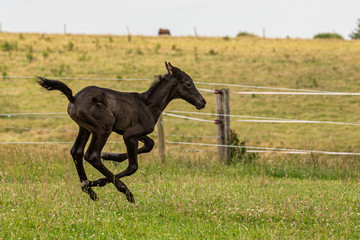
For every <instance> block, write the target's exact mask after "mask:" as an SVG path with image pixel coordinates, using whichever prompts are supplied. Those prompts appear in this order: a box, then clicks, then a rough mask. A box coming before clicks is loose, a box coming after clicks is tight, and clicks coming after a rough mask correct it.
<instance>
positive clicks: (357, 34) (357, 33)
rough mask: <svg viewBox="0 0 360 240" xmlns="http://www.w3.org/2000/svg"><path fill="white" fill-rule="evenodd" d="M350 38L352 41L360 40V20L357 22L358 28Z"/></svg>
mask: <svg viewBox="0 0 360 240" xmlns="http://www.w3.org/2000/svg"><path fill="white" fill-rule="evenodd" d="M349 36H350V37H351V39H360V18H359V19H358V20H357V28H355V30H354V31H353V32H352V33H351V34H350V35H349Z"/></svg>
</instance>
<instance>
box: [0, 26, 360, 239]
mask: <svg viewBox="0 0 360 240" xmlns="http://www.w3.org/2000/svg"><path fill="white" fill-rule="evenodd" d="M164 61H170V62H171V63H172V64H173V65H175V66H178V67H180V68H181V69H183V70H184V71H186V72H187V73H188V74H189V75H190V76H192V78H193V80H195V81H203V82H222V83H234V84H244V85H259V86H271V87H285V88H301V89H316V90H325V91H344V92H360V85H359V82H360V41H341V40H298V39H294V40H292V39H266V40H264V39H258V38H237V39H234V38H192V37H181V38H180V37H179V38H178V37H171V38H168V37H160V38H157V37H141V36H133V37H131V41H129V39H128V37H123V36H104V35H102V36H86V35H65V36H64V35H44V34H9V33H0V74H1V75H2V76H36V75H40V76H49V77H51V76H53V77H95V78H96V77H98V78H118V79H122V78H146V79H151V78H153V76H154V75H156V74H164V73H165V72H166V70H165V67H164ZM64 82H66V84H68V86H69V87H70V88H72V89H73V91H74V92H76V91H78V90H80V89H81V88H83V87H85V86H88V85H98V86H103V87H109V88H113V89H117V90H120V91H136V92H141V91H145V90H146V89H147V87H148V86H149V85H150V83H151V81H121V80H118V81H90V80H64ZM197 87H201V88H208V89H212V87H210V86H207V85H200V84H199V85H197ZM242 90H243V89H241V88H231V91H242ZM204 97H205V98H206V100H207V102H208V104H207V106H206V108H205V109H204V110H202V111H203V112H211V113H214V112H215V111H216V104H215V102H216V99H215V96H214V95H212V94H208V93H204ZM358 98H359V97H358V96H345V97H344V96H311V97H309V96H277V95H275V96H274V95H269V96H267V95H234V94H232V95H231V113H232V114H239V115H250V116H262V117H277V118H290V119H304V120H325V121H342V122H360V116H358V115H357V114H356V113H357V112H358V111H359V110H360V101H359V99H358ZM66 107H67V99H66V98H65V97H64V96H62V95H60V94H59V93H54V92H51V93H50V92H45V91H42V90H40V87H39V86H38V85H37V84H36V81H35V80H34V79H12V78H2V79H0V113H20V112H21V113H26V112H27V113H31V112H65V111H66ZM167 109H169V110H184V111H195V109H194V107H193V106H190V105H189V104H187V103H185V102H184V101H180V100H176V101H174V102H172V103H170V105H169V106H168V108H167ZM207 119H212V118H211V117H207ZM231 127H232V128H234V129H235V130H236V132H237V134H238V136H239V138H240V140H241V141H243V140H245V141H246V145H249V146H262V147H283V148H295V149H314V150H326V151H350V152H360V142H359V141H358V136H359V134H360V131H359V127H358V126H341V125H315V124H313V125H312V124H278V123H240V122H232V123H231ZM24 128H27V129H24ZM44 129H51V130H53V131H49V130H44ZM61 129H65V130H76V129H77V126H76V124H75V123H74V122H73V121H71V119H69V118H68V117H67V116H66V115H56V116H42V117H39V116H33V117H15V118H8V117H0V142H26V141H65V142H67V141H70V142H71V141H73V140H74V138H75V136H76V132H73V131H57V130H61ZM165 132H166V134H170V135H174V134H176V135H180V136H182V137H179V136H168V137H167V140H173V141H178V140H180V141H193V142H202V143H215V140H214V139H213V138H206V137H203V138H191V137H187V136H188V135H193V136H215V135H216V128H215V126H214V125H212V124H210V123H202V122H192V121H182V120H177V119H174V118H171V117H166V118H165ZM154 137H155V139H156V136H154ZM110 140H122V138H121V136H117V135H115V134H113V135H112V136H111V137H110ZM70 148H71V144H66V143H65V144H53V145H0V194H1V197H0V239H34V238H35V239H54V238H57V239H71V238H73V239H125V238H126V239H244V238H250V239H254V238H257V239H259V238H261V239H263V238H265V239H284V238H285V239H292V238H295V239H360V194H359V192H360V181H359V179H360V162H359V161H360V158H359V157H356V156H327V155H315V154H311V155H284V154H260V155H256V156H253V155H246V156H245V157H244V158H243V159H240V160H238V162H237V163H234V164H231V165H229V166H224V165H222V164H220V163H218V162H217V160H216V153H215V152H214V151H216V149H215V148H211V147H201V148H199V147H189V146H177V145H170V144H169V145H168V146H167V149H168V155H167V162H166V163H165V164H162V163H161V162H160V161H159V160H158V157H157V152H156V149H155V150H154V151H153V153H150V154H147V155H144V156H141V157H140V160H139V161H140V167H139V170H138V172H137V173H135V174H134V175H133V176H131V177H128V178H125V179H124V181H125V183H126V184H127V185H128V186H129V188H130V189H131V190H132V192H133V193H134V195H135V199H136V204H129V203H128V202H127V201H126V199H125V197H124V196H123V195H120V194H119V193H118V192H117V191H116V189H115V188H114V186H112V185H109V186H106V187H103V188H98V189H95V191H96V192H97V193H98V195H99V198H100V201H99V202H92V201H91V200H90V199H89V198H88V197H87V195H86V194H84V193H82V192H81V189H80V184H79V182H78V177H77V174H76V170H75V167H74V164H73V162H72V160H71V157H70V154H69V149H70ZM119 148H120V149H121V150H122V151H123V150H124V146H123V145H121V144H107V145H106V146H105V151H119ZM155 148H156V146H155ZM196 148H197V149H200V151H195V149H196ZM186 150H188V151H186ZM106 164H107V166H108V167H109V168H110V169H111V170H112V171H114V172H120V171H121V170H123V169H124V168H125V167H126V163H122V164H114V163H106ZM85 168H86V171H87V172H88V176H89V178H90V179H97V178H99V177H101V176H100V174H99V173H97V172H96V171H95V170H94V169H93V168H92V167H91V166H89V165H88V164H86V165H85Z"/></svg>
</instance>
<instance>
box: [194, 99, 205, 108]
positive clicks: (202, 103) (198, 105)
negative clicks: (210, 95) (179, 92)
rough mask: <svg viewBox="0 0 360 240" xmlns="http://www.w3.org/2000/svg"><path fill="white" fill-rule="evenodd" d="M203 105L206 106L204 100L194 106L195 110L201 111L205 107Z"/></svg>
mask: <svg viewBox="0 0 360 240" xmlns="http://www.w3.org/2000/svg"><path fill="white" fill-rule="evenodd" d="M205 105H206V101H205V99H202V100H201V101H200V103H198V104H196V109H198V110H200V109H203V108H204V107H205Z"/></svg>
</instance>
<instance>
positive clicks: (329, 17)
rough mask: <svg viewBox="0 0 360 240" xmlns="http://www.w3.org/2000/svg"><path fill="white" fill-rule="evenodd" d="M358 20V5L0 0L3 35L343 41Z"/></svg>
mask: <svg viewBox="0 0 360 240" xmlns="http://www.w3.org/2000/svg"><path fill="white" fill-rule="evenodd" d="M358 18H360V0H296V1H295V0H223V1H215V0H198V1H197V0H181V1H171V0H166V1H165V0H127V1H123V0H103V1H99V0H98V1H95V0H62V1H52V0H0V23H1V25H2V30H3V31H7V32H40V33H63V32H64V24H65V23H66V27H67V32H68V33H88V34H114V35H125V34H127V31H126V26H128V27H129V29H130V32H131V34H134V35H156V34H157V31H158V29H159V28H160V27H163V28H169V29H170V31H171V33H172V35H174V36H184V35H194V27H196V29H197V32H198V35H200V36H230V37H234V36H236V34H237V33H238V32H239V31H247V32H251V33H254V34H257V35H259V36H262V34H263V29H264V28H265V35H266V37H270V38H285V37H287V36H289V37H291V38H312V37H313V36H314V35H315V34H316V33H320V32H334V31H335V32H336V33H339V34H341V35H342V36H343V37H345V38H347V39H348V38H349V37H348V36H349V34H350V33H351V32H352V31H353V30H354V29H355V28H356V22H357V19H358Z"/></svg>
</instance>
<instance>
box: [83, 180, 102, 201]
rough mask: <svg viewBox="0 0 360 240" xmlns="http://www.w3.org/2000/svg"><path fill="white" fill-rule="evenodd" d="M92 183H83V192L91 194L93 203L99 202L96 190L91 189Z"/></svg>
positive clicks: (87, 181)
mask: <svg viewBox="0 0 360 240" xmlns="http://www.w3.org/2000/svg"><path fill="white" fill-rule="evenodd" d="M89 185H90V182H89V180H86V181H83V182H82V183H81V190H82V191H83V192H85V193H87V194H89V196H90V198H91V200H93V201H99V198H98V196H97V194H96V193H95V192H94V190H92V189H91V187H89Z"/></svg>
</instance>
